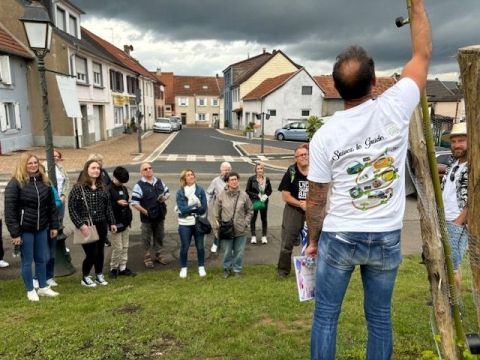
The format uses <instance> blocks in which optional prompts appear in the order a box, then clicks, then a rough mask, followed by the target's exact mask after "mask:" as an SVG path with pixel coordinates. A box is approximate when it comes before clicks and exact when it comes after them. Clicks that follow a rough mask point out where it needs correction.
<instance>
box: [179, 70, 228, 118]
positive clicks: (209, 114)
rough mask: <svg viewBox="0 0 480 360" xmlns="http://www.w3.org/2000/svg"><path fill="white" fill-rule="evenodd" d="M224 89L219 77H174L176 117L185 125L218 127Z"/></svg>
mask: <svg viewBox="0 0 480 360" xmlns="http://www.w3.org/2000/svg"><path fill="white" fill-rule="evenodd" d="M222 87H223V79H222V78H220V77H218V76H179V75H174V76H173V94H174V96H175V115H176V116H180V117H181V119H182V123H183V124H185V125H194V126H201V127H203V126H205V127H218V125H219V123H220V92H221V90H222Z"/></svg>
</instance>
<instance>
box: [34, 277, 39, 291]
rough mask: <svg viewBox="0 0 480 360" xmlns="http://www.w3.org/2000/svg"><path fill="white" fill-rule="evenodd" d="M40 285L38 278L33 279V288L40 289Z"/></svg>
mask: <svg viewBox="0 0 480 360" xmlns="http://www.w3.org/2000/svg"><path fill="white" fill-rule="evenodd" d="M39 287H40V286H39V285H38V280H37V279H33V288H34V289H38V288H39Z"/></svg>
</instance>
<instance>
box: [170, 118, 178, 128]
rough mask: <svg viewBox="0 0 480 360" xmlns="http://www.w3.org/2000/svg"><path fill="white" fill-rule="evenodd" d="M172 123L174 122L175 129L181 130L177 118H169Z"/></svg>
mask: <svg viewBox="0 0 480 360" xmlns="http://www.w3.org/2000/svg"><path fill="white" fill-rule="evenodd" d="M169 120H170V123H171V124H172V130H173V131H178V130H180V125H179V124H178V121H177V119H173V118H169Z"/></svg>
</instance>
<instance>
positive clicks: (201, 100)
mask: <svg viewBox="0 0 480 360" xmlns="http://www.w3.org/2000/svg"><path fill="white" fill-rule="evenodd" d="M197 105H198V106H207V99H205V98H198V102H197Z"/></svg>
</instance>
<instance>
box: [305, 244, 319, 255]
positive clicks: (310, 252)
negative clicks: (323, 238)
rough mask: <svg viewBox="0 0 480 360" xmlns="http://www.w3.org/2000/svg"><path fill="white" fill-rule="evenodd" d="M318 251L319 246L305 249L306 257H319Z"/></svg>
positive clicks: (310, 246) (309, 246)
mask: <svg viewBox="0 0 480 360" xmlns="http://www.w3.org/2000/svg"><path fill="white" fill-rule="evenodd" d="M317 251H318V246H317V244H315V245H308V246H307V248H306V249H305V255H306V256H308V257H312V258H314V257H317Z"/></svg>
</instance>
